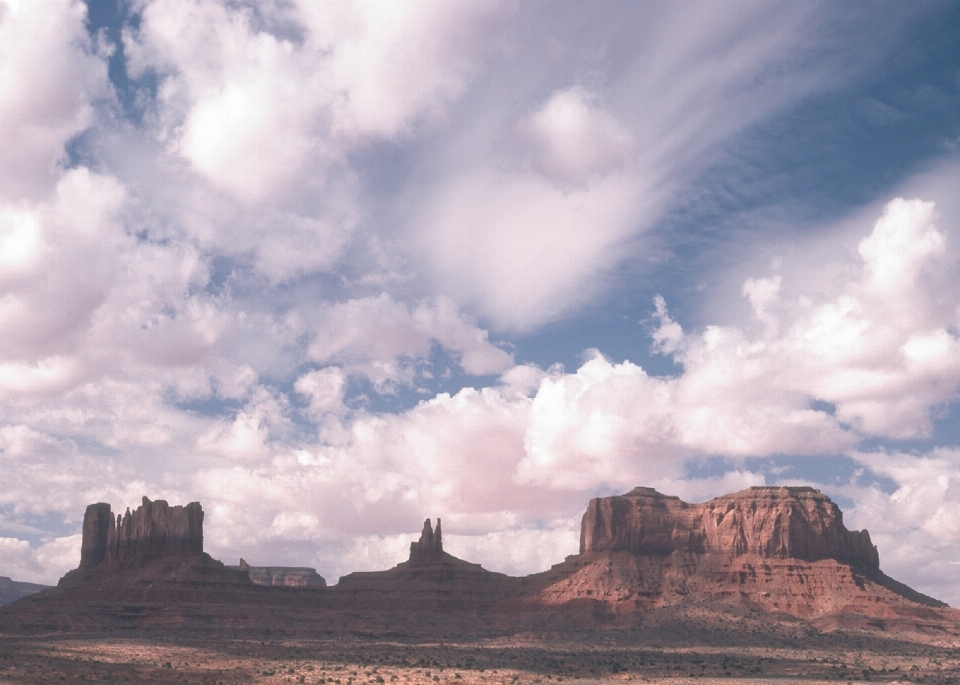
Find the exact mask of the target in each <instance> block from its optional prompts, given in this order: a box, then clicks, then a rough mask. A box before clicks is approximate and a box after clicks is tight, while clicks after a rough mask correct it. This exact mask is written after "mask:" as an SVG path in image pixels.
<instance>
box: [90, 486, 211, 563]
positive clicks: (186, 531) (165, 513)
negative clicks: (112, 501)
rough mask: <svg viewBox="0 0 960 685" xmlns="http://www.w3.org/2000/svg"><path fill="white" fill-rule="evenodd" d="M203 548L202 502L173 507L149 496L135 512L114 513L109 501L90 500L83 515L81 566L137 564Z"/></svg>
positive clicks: (191, 552) (199, 551)
mask: <svg viewBox="0 0 960 685" xmlns="http://www.w3.org/2000/svg"><path fill="white" fill-rule="evenodd" d="M202 552H203V508H202V507H201V506H200V503H199V502H191V503H190V504H187V505H185V506H175V507H171V506H170V505H169V504H167V503H166V502H165V501H164V500H156V501H154V502H151V501H150V500H149V499H147V498H146V497H144V498H143V504H142V505H141V506H139V507H137V509H136V510H135V511H133V512H131V511H130V510H129V509H127V511H126V513H125V514H123V515H122V516H121V515H117V516H116V517H114V515H113V511H111V508H110V505H109V504H106V503H104V502H98V503H96V504H91V505H89V506H88V507H87V510H86V512H85V513H84V516H83V541H82V543H81V547H80V568H81V569H88V568H91V567H94V566H100V565H107V566H136V565H141V564H144V563H147V562H149V561H152V560H154V559H159V558H162V557H169V556H180V555H186V554H200V553H202Z"/></svg>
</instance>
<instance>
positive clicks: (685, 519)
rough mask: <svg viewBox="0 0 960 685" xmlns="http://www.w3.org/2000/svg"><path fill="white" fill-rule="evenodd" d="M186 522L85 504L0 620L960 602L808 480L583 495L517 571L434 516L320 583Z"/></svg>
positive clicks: (929, 620) (305, 619)
mask: <svg viewBox="0 0 960 685" xmlns="http://www.w3.org/2000/svg"><path fill="white" fill-rule="evenodd" d="M202 524H203V510H202V508H201V507H200V504H199V503H197V502H192V503H190V504H188V505H186V506H175V507H171V506H169V505H168V504H167V503H166V502H164V501H162V500H158V501H155V502H151V501H150V500H148V499H147V498H144V500H143V505H142V506H141V507H139V508H138V509H137V510H136V511H134V512H130V511H127V512H126V513H125V514H124V515H123V516H115V515H114V514H113V512H112V511H111V509H110V506H109V505H107V504H103V503H99V504H92V505H90V506H89V507H88V508H87V511H86V514H85V516H84V524H83V542H82V549H81V560H80V565H79V567H78V568H77V569H75V570H74V571H71V572H69V573H67V574H66V575H65V576H64V577H63V578H62V579H61V580H60V583H59V584H58V586H57V587H55V588H51V589H48V590H45V591H43V592H39V593H37V594H33V595H30V596H29V597H25V598H23V599H20V600H18V601H16V602H14V603H13V604H10V605H7V606H5V607H2V608H0V627H2V626H3V625H8V626H13V625H21V626H33V628H34V629H40V628H41V627H44V626H45V627H47V628H49V627H50V626H64V625H74V624H76V623H77V622H79V621H83V622H90V621H94V620H95V619H94V615H99V616H100V618H101V619H103V620H106V619H105V618H104V617H108V618H110V620H116V621H119V620H120V617H122V619H123V621H126V622H127V623H126V624H129V625H148V624H150V623H151V622H157V621H159V622H161V623H162V622H163V621H165V620H167V621H170V620H174V619H172V618H170V616H172V615H173V614H176V615H177V616H179V618H177V619H176V620H177V621H181V622H182V621H184V620H187V619H185V618H184V617H185V616H187V615H188V614H189V615H190V616H194V617H195V618H196V617H197V616H199V614H197V612H200V613H203V612H206V613H205V614H204V616H205V618H204V619H203V620H205V621H209V620H210V616H212V615H216V616H220V618H221V620H222V619H223V616H225V615H227V614H229V615H230V616H231V618H230V620H231V621H232V622H233V623H234V624H236V625H239V624H241V623H243V621H245V620H246V621H249V622H257V624H258V625H266V623H265V622H269V621H270V620H279V619H277V618H276V617H277V616H281V615H282V616H284V617H285V618H284V620H285V621H287V624H285V625H288V627H289V625H292V624H291V623H290V622H291V621H292V622H294V623H296V621H297V620H299V621H300V623H299V624H298V625H301V626H302V627H303V629H304V630H318V629H319V628H318V627H317V626H319V625H320V624H319V623H318V622H317V617H319V616H326V617H327V618H328V619H329V620H328V621H327V622H326V623H325V625H345V623H344V621H347V620H350V621H353V623H352V625H354V627H355V629H360V628H362V627H363V626H366V625H370V624H372V623H377V622H379V624H380V625H381V626H385V625H387V624H389V623H390V622H391V621H402V620H407V621H408V623H407V624H406V625H407V628H405V629H410V630H412V629H414V628H413V626H414V625H416V626H417V629H420V628H421V627H422V626H424V625H428V624H429V625H438V624H436V623H429V622H424V621H419V620H418V621H415V622H413V623H410V619H409V617H410V616H412V615H420V614H422V612H434V615H446V616H457V617H460V618H462V619H463V621H466V623H463V625H459V624H458V625H459V627H458V629H464V630H465V629H466V628H464V626H466V625H467V623H470V621H473V623H472V624H471V625H474V626H476V625H479V623H483V622H484V621H486V622H487V623H486V624H484V625H488V626H489V625H493V623H491V621H494V622H499V623H497V625H499V626H501V627H500V628H497V630H506V631H509V630H522V629H526V628H525V626H526V627H527V628H529V626H531V625H534V624H536V625H537V626H543V625H554V624H556V623H558V622H560V621H566V622H567V623H571V622H572V624H577V625H586V624H588V623H591V622H596V621H600V622H603V621H621V622H622V621H627V622H629V621H630V620H632V619H631V618H630V617H631V616H637V617H639V616H645V617H648V616H650V615H654V614H656V613H657V612H664V611H666V612H671V611H673V612H674V614H676V612H677V611H681V613H682V612H687V615H692V614H691V612H695V611H699V610H700V609H701V608H709V609H710V610H714V611H715V610H717V607H721V608H722V607H727V608H728V609H729V608H735V610H736V611H741V612H750V613H752V614H754V615H773V614H777V615H791V616H794V617H798V618H800V619H803V620H809V621H814V622H816V624H817V625H818V626H820V627H821V628H823V627H826V628H830V627H831V626H832V627H837V626H843V625H847V626H849V625H850V624H851V621H853V622H854V623H856V621H861V622H862V621H865V620H872V621H873V623H876V622H877V620H879V621H881V623H878V625H880V624H890V625H893V624H895V623H897V621H899V622H900V623H901V624H902V623H904V622H907V623H909V624H910V625H912V626H914V628H916V627H917V626H920V625H921V624H923V625H928V626H929V625H934V624H936V625H940V626H941V627H942V626H943V625H948V626H950V628H948V629H944V628H938V629H944V630H948V632H950V633H954V632H957V628H958V626H960V620H958V613H960V612H956V611H954V610H952V609H949V608H947V607H946V605H945V604H944V603H942V602H939V601H938V600H936V599H933V598H931V597H927V596H926V595H923V594H921V593H919V592H916V591H915V590H912V589H911V588H909V587H907V586H906V585H904V584H902V583H899V582H897V581H895V580H893V579H892V578H890V577H888V576H887V575H885V574H884V573H883V572H882V571H881V570H880V564H879V557H878V554H877V549H876V547H874V545H873V544H872V542H871V540H870V536H869V534H868V533H867V532H866V531H850V530H848V529H847V528H846V527H845V526H844V524H843V515H842V513H841V511H840V509H839V508H838V507H837V505H836V504H834V503H833V502H832V501H831V500H830V499H829V498H828V497H827V496H825V495H824V494H822V493H821V492H819V491H818V490H815V489H813V488H808V487H755V488H750V489H748V490H744V491H742V492H738V493H735V494H732V495H726V496H723V497H718V498H716V499H713V500H710V501H709V502H705V503H702V504H689V503H686V502H683V501H681V500H680V499H679V498H677V497H672V496H667V495H663V494H660V493H659V492H657V491H655V490H652V489H650V488H642V487H640V488H635V489H634V490H632V491H630V492H628V493H626V494H623V495H618V496H613V497H603V498H597V499H593V500H591V501H590V503H589V505H588V506H587V510H586V512H585V513H584V515H583V520H582V526H581V533H580V553H579V554H576V555H572V556H569V557H567V559H566V560H565V561H563V562H561V563H559V564H556V565H555V566H553V567H552V568H551V569H550V570H548V571H545V572H543V573H537V574H533V575H530V576H525V577H522V578H516V577H510V576H506V575H504V574H501V573H495V572H491V571H488V570H486V569H484V568H483V567H481V566H480V565H478V564H472V563H470V562H467V561H464V560H462V559H458V558H456V557H454V556H452V555H450V554H449V553H447V552H445V551H444V550H443V541H442V533H441V527H440V520H439V519H438V520H437V526H436V529H434V528H433V527H432V526H431V523H430V520H429V519H427V521H425V522H424V527H423V531H422V533H421V536H420V539H419V540H418V541H415V542H413V543H412V544H411V546H410V557H409V559H408V560H407V561H405V562H403V563H400V564H398V565H397V566H395V567H394V568H392V569H389V570H385V571H376V572H358V573H351V574H349V575H347V576H344V577H342V578H340V580H339V582H338V583H337V585H335V586H332V587H326V586H325V583H324V584H322V585H321V584H320V582H317V581H316V580H315V579H313V575H315V572H314V571H313V569H303V568H299V569H290V568H287V569H286V570H285V571H284V570H283V569H284V567H250V566H249V565H247V564H246V563H245V562H244V563H243V564H242V565H241V566H240V567H228V566H225V565H223V564H222V563H220V562H219V561H216V560H214V559H212V558H211V557H210V556H209V555H207V554H206V553H204V552H203V529H202ZM270 569H273V570H270ZM277 569H280V570H279V571H278V570H277ZM257 577H259V581H257V582H259V583H260V584H257V582H254V581H255V580H256V579H257ZM308 578H309V579H311V581H310V582H308V581H307V580H306V579H308ZM316 578H319V579H320V581H321V582H322V580H323V579H322V578H320V576H319V575H317V576H316ZM275 579H279V580H275ZM109 607H113V608H112V609H110V608H109ZM121 607H122V610H121ZM131 607H134V608H133V609H132V608H131ZM227 607H229V609H228V608H227ZM245 607H246V608H245ZM265 607H274V608H273V609H270V611H266V609H265ZM278 607H282V610H281V609H278ZM188 608H189V610H188ZM97 612H100V614H97ZM171 612H172V613H171ZM178 612H179V613H178ZM190 612H193V613H190ZM258 612H259V613H258ZM334 615H335V616H336V617H337V618H336V619H333V618H330V617H331V616H334ZM298 616H299V617H300V618H299V619H297V618H296V617H298ZM163 617H166V618H163ZM398 617H399V618H398ZM403 617H407V618H406V619H404V618H403ZM463 617H472V618H470V621H467V619H466V618H463ZM484 617H485V618H484ZM490 617H495V618H490ZM481 619H482V620H481ZM97 620H99V619H97ZM198 620H200V619H198ZM431 620H433V619H431ZM443 620H446V619H443ZM458 620H459V619H458ZM478 621H479V623H478ZM331 622H332V623H331ZM884 622H886V623H884ZM126 624H125V625H126ZM871 625H872V624H871ZM503 626H508V627H503ZM511 626H512V627H511ZM537 629H540V628H537ZM916 629H919V628H916ZM385 630H390V629H389V627H388V628H385ZM490 630H493V628H490ZM494 632H496V631H494Z"/></svg>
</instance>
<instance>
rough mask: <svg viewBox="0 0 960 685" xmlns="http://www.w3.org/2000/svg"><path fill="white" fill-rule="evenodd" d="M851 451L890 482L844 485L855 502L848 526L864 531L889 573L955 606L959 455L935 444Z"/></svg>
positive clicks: (959, 573)
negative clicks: (925, 448) (922, 448)
mask: <svg viewBox="0 0 960 685" xmlns="http://www.w3.org/2000/svg"><path fill="white" fill-rule="evenodd" d="M855 456H856V458H857V459H858V460H859V461H860V462H861V463H862V464H863V465H864V466H865V467H868V468H869V469H870V470H871V471H873V472H875V473H878V474H881V475H883V476H886V477H887V478H889V479H890V480H891V481H893V483H894V484H895V486H894V488H893V490H892V491H890V492H888V491H885V490H881V489H879V488H876V487H874V488H857V487H850V488H849V489H848V490H847V492H846V494H847V495H848V496H849V497H851V498H852V499H853V500H854V502H855V507H854V508H853V510H852V511H850V512H848V516H847V521H848V525H853V526H856V527H866V528H868V529H869V530H870V535H871V538H872V539H873V541H874V543H875V544H876V545H877V547H878V548H879V550H880V554H881V556H880V563H881V567H882V568H883V569H884V570H885V571H886V572H887V573H888V574H889V575H892V576H893V577H895V578H909V579H910V580H911V583H912V585H913V587H916V588H917V589H919V590H921V591H922V592H925V593H927V594H930V595H932V596H934V597H937V598H938V599H942V600H944V601H946V602H948V603H949V604H950V605H952V606H960V593H958V592H957V587H958V582H960V565H958V564H957V562H956V560H957V558H958V557H960V524H958V521H960V454H958V452H957V450H956V449H954V448H939V449H935V450H933V451H931V452H929V453H926V454H905V453H901V452H870V453H856V455H855Z"/></svg>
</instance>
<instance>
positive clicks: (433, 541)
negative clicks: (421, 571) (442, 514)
mask: <svg viewBox="0 0 960 685" xmlns="http://www.w3.org/2000/svg"><path fill="white" fill-rule="evenodd" d="M442 556H443V540H442V534H441V532H440V519H439V518H438V519H437V530H436V531H434V530H433V528H432V527H431V526H430V519H427V520H426V521H424V522H423V531H421V533H420V539H419V540H417V541H416V542H411V543H410V561H418V560H427V559H439V558H440V557H442Z"/></svg>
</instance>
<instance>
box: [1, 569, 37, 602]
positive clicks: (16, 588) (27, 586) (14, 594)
mask: <svg viewBox="0 0 960 685" xmlns="http://www.w3.org/2000/svg"><path fill="white" fill-rule="evenodd" d="M48 587H49V586H48V585H38V584H37V583H24V582H22V581H17V580H11V579H10V578H7V577H6V576H0V606H3V605H4V604H9V603H10V602H15V601H17V600H18V599H20V598H21V597H26V596H27V595H32V594H34V593H36V592H40V591H41V590H46V589H47V588H48Z"/></svg>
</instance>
